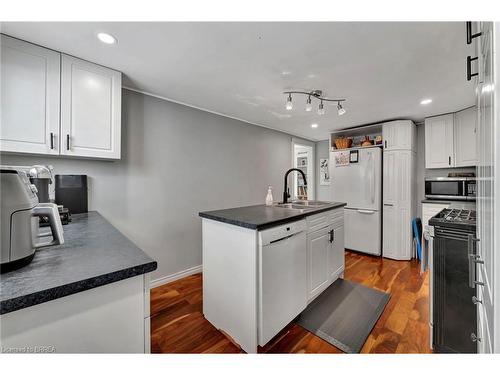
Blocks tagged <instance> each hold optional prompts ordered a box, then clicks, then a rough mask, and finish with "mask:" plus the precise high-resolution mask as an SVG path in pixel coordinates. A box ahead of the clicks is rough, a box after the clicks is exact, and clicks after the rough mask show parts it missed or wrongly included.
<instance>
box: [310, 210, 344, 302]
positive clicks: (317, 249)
mask: <svg viewBox="0 0 500 375" xmlns="http://www.w3.org/2000/svg"><path fill="white" fill-rule="evenodd" d="M322 215H323V216H322ZM323 217H324V214H318V215H314V216H311V217H310V218H308V220H307V221H308V224H309V226H308V233H307V298H308V302H311V301H312V300H313V299H315V298H316V297H317V296H318V295H320V294H321V292H323V291H324V290H325V289H326V288H328V287H329V286H330V285H331V284H332V283H333V282H334V281H335V280H337V279H338V278H339V276H340V275H341V274H342V273H343V272H344V252H345V249H344V211H343V208H340V209H337V210H332V211H331V215H328V216H326V219H323ZM320 220H321V223H322V225H323V228H321V229H317V228H318V226H321V224H320V223H319V221H320ZM311 224H314V225H313V226H311Z"/></svg>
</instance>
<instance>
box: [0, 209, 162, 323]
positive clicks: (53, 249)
mask: <svg viewBox="0 0 500 375" xmlns="http://www.w3.org/2000/svg"><path fill="white" fill-rule="evenodd" d="M72 218H73V221H72V222H71V223H69V224H68V225H65V226H64V227H63V228H64V244H63V245H59V246H50V247H45V248H41V249H40V250H38V251H37V252H36V254H35V257H34V258H33V261H32V262H31V263H30V264H29V265H27V266H25V267H23V268H20V269H18V270H15V271H11V272H7V273H5V274H2V275H0V314H6V313H9V312H12V311H16V310H20V309H23V308H26V307H29V306H33V305H37V304H39V303H43V302H48V301H51V300H54V299H57V298H61V297H65V296H68V295H70V294H74V293H79V292H82V291H84V290H88V289H92V288H96V287H99V286H102V285H106V284H110V283H113V282H115V281H119V280H123V279H127V278H130V277H133V276H137V275H141V274H145V273H148V272H151V271H154V270H155V269H156V267H157V263H156V261H154V260H153V259H151V258H150V257H149V256H148V255H147V254H146V253H144V252H143V251H142V250H141V249H139V248H138V247H137V246H136V245H134V244H133V243H132V241H130V240H129V239H128V238H127V237H125V236H124V235H123V234H121V233H120V232H119V231H118V230H117V229H116V228H115V227H114V226H112V225H111V224H110V223H109V222H108V221H107V220H106V219H104V218H103V217H102V216H101V215H100V214H99V213H97V212H95V211H93V212H89V213H86V214H77V215H73V216H72Z"/></svg>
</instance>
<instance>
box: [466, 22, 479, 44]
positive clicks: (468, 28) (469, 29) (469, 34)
mask: <svg viewBox="0 0 500 375" xmlns="http://www.w3.org/2000/svg"><path fill="white" fill-rule="evenodd" d="M465 32H466V34H467V44H471V43H472V39H474V38H477V37H479V36H481V35H482V34H483V33H482V32H479V33H475V34H472V22H471V21H467V22H466V23H465Z"/></svg>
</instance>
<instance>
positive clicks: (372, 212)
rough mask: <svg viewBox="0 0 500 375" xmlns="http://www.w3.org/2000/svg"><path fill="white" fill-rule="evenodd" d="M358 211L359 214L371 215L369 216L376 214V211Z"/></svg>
mask: <svg viewBox="0 0 500 375" xmlns="http://www.w3.org/2000/svg"><path fill="white" fill-rule="evenodd" d="M356 211H357V212H359V213H360V214H369V215H372V214H374V213H375V210H356Z"/></svg>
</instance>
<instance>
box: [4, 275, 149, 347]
mask: <svg viewBox="0 0 500 375" xmlns="http://www.w3.org/2000/svg"><path fill="white" fill-rule="evenodd" d="M146 283H148V284H147V285H146ZM146 302H147V304H148V306H147V307H146V306H145V304H146ZM149 315H150V314H149V277H148V276H146V275H138V276H134V277H131V278H128V279H125V280H121V281H117V282H114V283H111V284H107V285H103V286H100V287H97V288H93V289H89V290H85V291H83V292H80V293H75V294H71V295H69V296H66V297H62V298H58V299H55V300H52V301H48V302H45V303H41V304H38V305H34V306H30V307H26V308H24V309H21V310H17V311H13V312H10V313H7V314H3V315H1V316H0V325H1V326H2V330H1V332H0V342H1V343H2V349H3V350H4V351H6V350H8V349H9V348H12V349H16V348H17V349H19V348H28V349H29V350H34V351H35V350H46V351H47V352H48V353H148V352H150V346H149V345H150V344H149V343H150V320H149V319H150V317H149Z"/></svg>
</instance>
